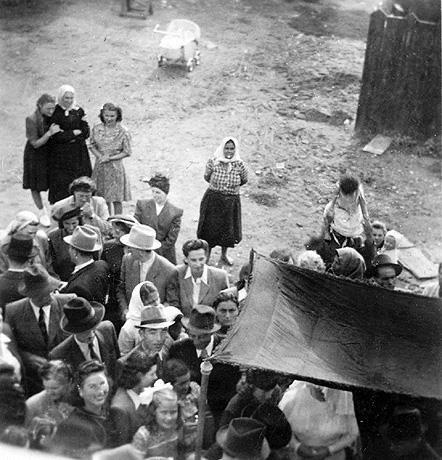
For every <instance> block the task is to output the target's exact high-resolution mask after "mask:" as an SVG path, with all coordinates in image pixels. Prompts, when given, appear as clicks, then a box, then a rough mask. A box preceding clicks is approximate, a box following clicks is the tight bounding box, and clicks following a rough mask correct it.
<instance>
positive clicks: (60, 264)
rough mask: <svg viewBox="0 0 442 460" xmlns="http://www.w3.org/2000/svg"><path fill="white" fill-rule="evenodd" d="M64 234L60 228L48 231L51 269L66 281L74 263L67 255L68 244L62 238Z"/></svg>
mask: <svg viewBox="0 0 442 460" xmlns="http://www.w3.org/2000/svg"><path fill="white" fill-rule="evenodd" d="M64 236H66V234H65V232H64V231H63V230H62V229H61V228H54V229H53V230H51V231H50V232H49V233H48V239H49V255H50V257H51V265H52V269H53V271H54V272H55V273H56V274H57V275H58V276H59V277H60V279H61V280H62V281H67V280H68V279H69V277H70V276H71V274H72V272H73V271H74V268H75V264H74V262H72V260H71V257H70V255H69V245H68V244H67V243H66V242H65V241H64V240H63V237H64Z"/></svg>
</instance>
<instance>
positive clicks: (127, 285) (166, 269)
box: [117, 224, 179, 312]
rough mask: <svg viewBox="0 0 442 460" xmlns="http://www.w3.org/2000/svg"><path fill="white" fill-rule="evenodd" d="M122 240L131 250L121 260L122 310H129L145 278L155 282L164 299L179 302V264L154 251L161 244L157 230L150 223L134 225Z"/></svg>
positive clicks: (119, 292)
mask: <svg viewBox="0 0 442 460" xmlns="http://www.w3.org/2000/svg"><path fill="white" fill-rule="evenodd" d="M120 241H121V243H123V244H124V245H125V246H127V247H128V250H129V254H126V255H125V256H124V257H123V261H122V263H121V276H120V279H121V281H120V285H119V286H118V289H117V298H118V302H119V303H120V307H121V311H122V312H126V311H127V306H128V304H129V300H130V297H131V295H132V291H133V290H134V287H135V286H136V285H137V284H139V283H141V282H143V281H150V282H152V283H153V284H154V285H155V287H156V288H157V289H158V294H159V296H160V302H161V303H163V304H168V305H174V306H178V305H179V300H178V279H177V268H176V267H175V265H173V264H171V263H170V262H169V261H168V260H167V259H165V258H164V257H162V256H160V255H158V254H156V253H155V252H154V250H155V249H158V248H159V247H160V246H161V243H160V242H159V241H158V240H157V239H156V232H155V230H154V229H153V228H151V227H149V226H147V225H141V224H140V225H134V226H133V227H132V228H131V230H130V232H129V234H127V235H123V236H122V237H121V238H120Z"/></svg>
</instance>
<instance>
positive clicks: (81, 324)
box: [60, 297, 104, 334]
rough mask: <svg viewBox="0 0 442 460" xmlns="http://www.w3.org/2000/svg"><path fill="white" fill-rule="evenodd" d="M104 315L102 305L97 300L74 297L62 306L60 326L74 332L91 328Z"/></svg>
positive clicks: (66, 330)
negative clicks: (89, 300)
mask: <svg viewBox="0 0 442 460" xmlns="http://www.w3.org/2000/svg"><path fill="white" fill-rule="evenodd" d="M103 317H104V307H103V305H101V303H98V302H93V301H91V302H88V301H87V300H86V299H83V297H76V298H75V299H72V300H70V301H69V302H68V303H67V304H66V305H64V306H63V316H62V318H61V321H60V326H61V328H62V329H63V331H65V332H70V333H73V334H76V333H78V332H86V331H90V330H91V329H93V328H94V327H95V326H96V325H97V324H98V323H100V321H101V320H102V319H103Z"/></svg>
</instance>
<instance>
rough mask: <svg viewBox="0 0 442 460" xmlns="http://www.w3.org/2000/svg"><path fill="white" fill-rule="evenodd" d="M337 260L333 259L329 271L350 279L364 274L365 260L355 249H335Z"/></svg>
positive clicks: (361, 276) (358, 277)
mask: <svg viewBox="0 0 442 460" xmlns="http://www.w3.org/2000/svg"><path fill="white" fill-rule="evenodd" d="M336 253H337V256H338V260H336V258H335V260H333V263H332V266H331V271H332V273H334V274H335V275H340V276H345V277H346V278H351V279H361V278H363V277H364V274H365V269H366V267H365V261H364V258H363V257H362V256H361V254H359V252H358V251H356V249H353V248H339V249H336Z"/></svg>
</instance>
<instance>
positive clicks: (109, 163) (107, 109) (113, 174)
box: [90, 102, 131, 214]
mask: <svg viewBox="0 0 442 460" xmlns="http://www.w3.org/2000/svg"><path fill="white" fill-rule="evenodd" d="M99 116H100V120H101V123H99V124H97V125H95V126H94V127H93V129H92V135H91V142H90V149H91V152H92V153H93V154H94V155H95V158H96V161H95V167H94V172H93V176H92V177H93V178H94V180H95V182H96V184H97V194H98V195H99V196H102V197H103V198H104V199H105V200H106V203H107V207H108V209H109V214H122V212H123V204H122V202H123V201H129V200H130V199H131V196H130V187H129V181H128V179H127V176H126V172H125V170H124V166H123V162H122V159H123V158H125V157H128V156H130V154H131V148H130V137H129V132H128V131H127V129H126V128H125V127H124V126H122V125H121V123H120V122H121V120H122V118H123V116H122V111H121V108H120V107H117V106H115V105H114V104H112V103H110V102H107V103H106V104H104V105H103V108H102V109H101V111H100V115H99ZM112 204H113V206H114V209H113V212H112Z"/></svg>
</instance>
